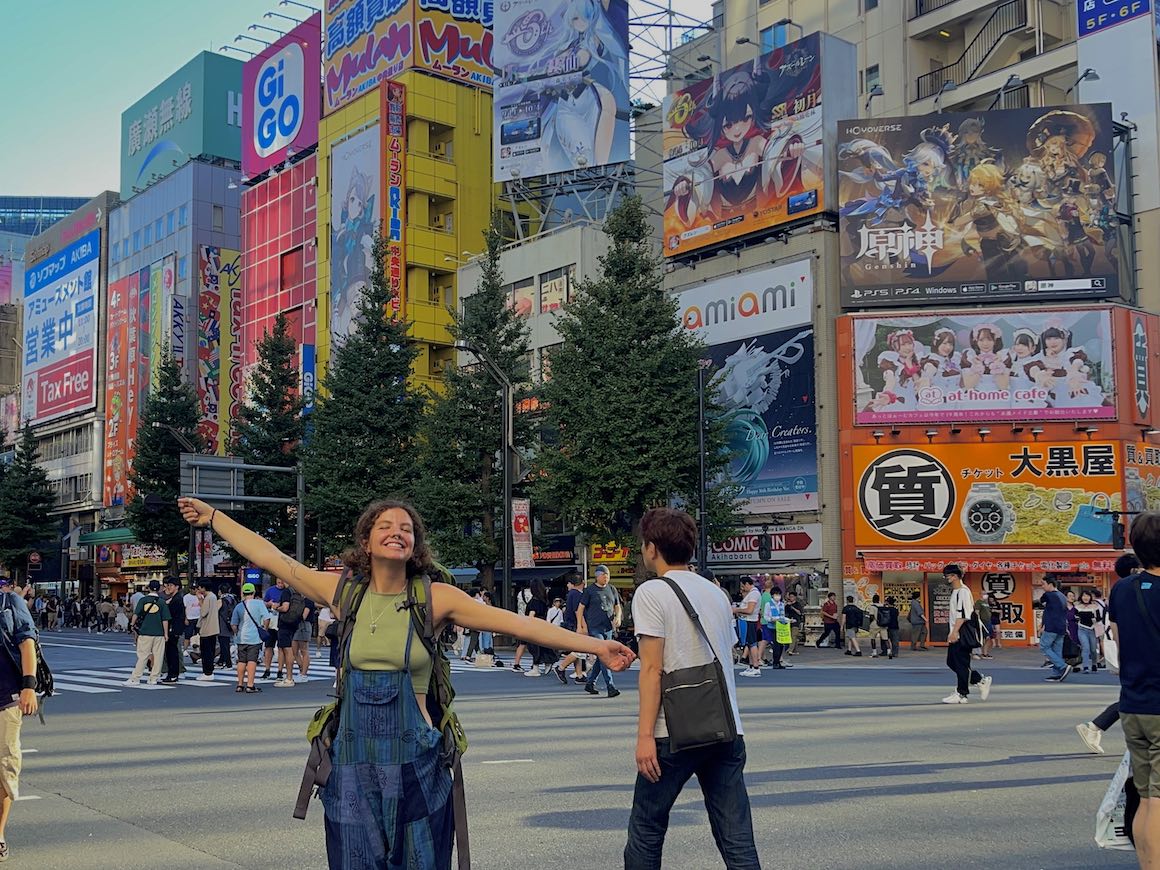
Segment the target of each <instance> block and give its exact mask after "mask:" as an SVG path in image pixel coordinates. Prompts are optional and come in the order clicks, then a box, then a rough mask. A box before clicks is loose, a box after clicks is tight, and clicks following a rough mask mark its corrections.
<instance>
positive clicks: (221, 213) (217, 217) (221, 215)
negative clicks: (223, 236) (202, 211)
mask: <svg viewBox="0 0 1160 870" xmlns="http://www.w3.org/2000/svg"><path fill="white" fill-rule="evenodd" d="M213 228H214V229H215V230H217V231H218V232H222V231H224V230H225V228H226V210H225V209H224V208H222V207H221V206H220V205H215V206H214V207H213Z"/></svg>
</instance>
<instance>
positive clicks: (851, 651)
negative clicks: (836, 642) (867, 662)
mask: <svg viewBox="0 0 1160 870" xmlns="http://www.w3.org/2000/svg"><path fill="white" fill-rule="evenodd" d="M853 654H854V651H853V650H850V649H848V650H846V655H848V656H852V655H853Z"/></svg>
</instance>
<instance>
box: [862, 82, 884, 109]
mask: <svg viewBox="0 0 1160 870" xmlns="http://www.w3.org/2000/svg"><path fill="white" fill-rule="evenodd" d="M885 94H886V91H884V90H882V85H875V86H874V87H872V88H871V89H870V93H869V94H867V95H866V111H867V112H869V111H870V104H871V103H872V102H874V98H875V97H881V96H884V95H885Z"/></svg>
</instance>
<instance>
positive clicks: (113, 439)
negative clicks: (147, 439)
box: [104, 273, 137, 507]
mask: <svg viewBox="0 0 1160 870" xmlns="http://www.w3.org/2000/svg"><path fill="white" fill-rule="evenodd" d="M136 305H137V274H136V273H134V274H132V275H129V276H127V277H125V278H122V279H121V280H120V281H116V282H114V283H113V284H112V285H111V286H110V287H109V307H108V320H107V326H106V340H105V342H106V351H107V357H106V360H105V481H104V503H105V505H106V506H107V507H113V506H116V505H123V504H126V503H127V502H128V501H129V499H130V498H131V497H132V495H131V492H130V486H129V464H130V461H131V459H132V457H131V454H130V445H131V443H132V440H133V437H134V436H135V434H136V433H135V431H134V427H135V426H136V419H135V417H134V416H133V411H134V410H135V408H134V405H135V400H136V396H135V395H134V394H135V392H136V383H135V382H136V378H135V377H131V373H135V369H136V359H135V356H136V353H137V345H136V340H135V337H134V341H133V344H132V346H130V343H129V342H130V329H129V320H130V312H131V311H133V310H134V309H135V308H136ZM134 320H135V318H134ZM134 332H135V330H134ZM130 396H133V400H132V401H131V400H130Z"/></svg>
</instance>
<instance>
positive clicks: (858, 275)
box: [837, 103, 1120, 308]
mask: <svg viewBox="0 0 1160 870" xmlns="http://www.w3.org/2000/svg"><path fill="white" fill-rule="evenodd" d="M1111 155H1112V115H1111V106H1110V105H1108V104H1103V103H1101V104H1098V105H1090V106H1084V105H1080V106H1068V107H1066V108H1048V107H1043V108H1032V109H1014V110H1006V111H995V112H965V113H964V112H946V113H943V114H940V115H930V116H916V117H912V118H876V119H874V120H872V121H866V120H860V121H843V122H840V123H839V125H838V155H837V156H838V169H839V171H838V212H839V219H840V224H841V255H842V293H843V303H844V304H845V305H847V306H849V307H855V308H857V307H864V306H875V305H883V306H897V305H900V304H901V305H914V304H926V303H930V304H946V303H948V302H974V301H978V302H984V303H985V302H993V301H1013V300H1018V301H1024V300H1027V299H1045V300H1046V299H1077V298H1078V299H1102V298H1107V297H1111V296H1115V295H1117V293H1118V289H1119V282H1118V272H1119V261H1120V252H1119V242H1118V229H1119V225H1120V220H1119V217H1118V215H1117V213H1116V195H1117V190H1116V185H1115V182H1114V174H1113V171H1112V168H1113V167H1112V163H1111Z"/></svg>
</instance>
